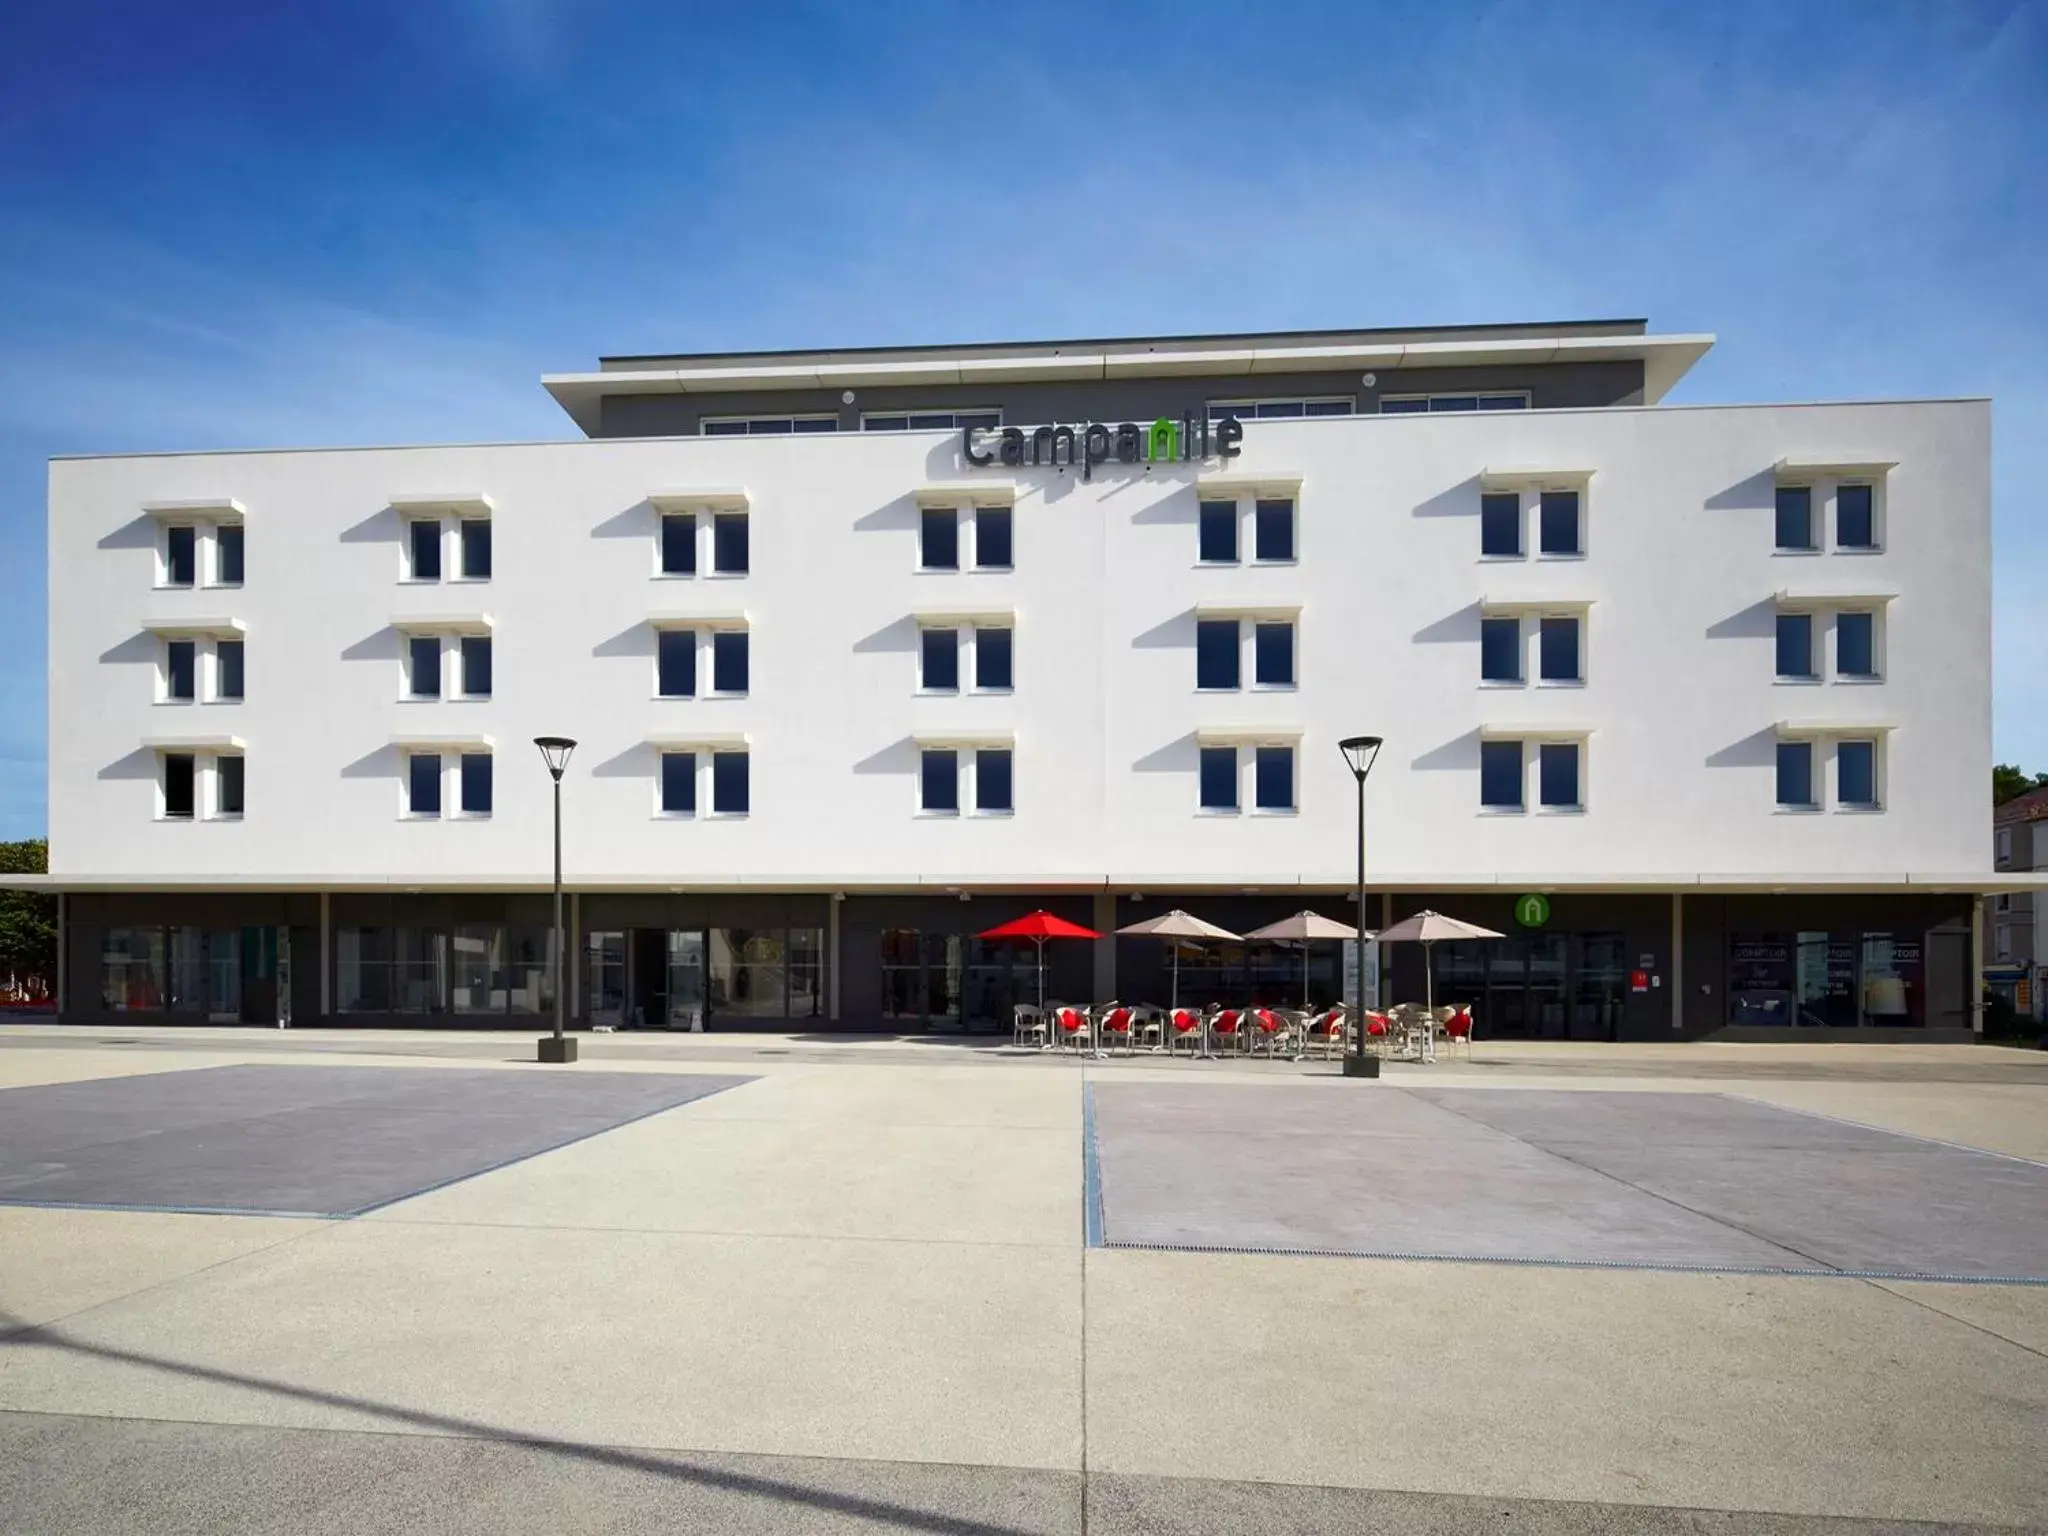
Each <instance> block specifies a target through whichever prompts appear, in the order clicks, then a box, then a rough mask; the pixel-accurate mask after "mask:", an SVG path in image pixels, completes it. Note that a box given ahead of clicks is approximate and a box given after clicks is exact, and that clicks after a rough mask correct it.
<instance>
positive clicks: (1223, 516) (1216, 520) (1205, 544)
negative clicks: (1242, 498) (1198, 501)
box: [1201, 501, 1237, 565]
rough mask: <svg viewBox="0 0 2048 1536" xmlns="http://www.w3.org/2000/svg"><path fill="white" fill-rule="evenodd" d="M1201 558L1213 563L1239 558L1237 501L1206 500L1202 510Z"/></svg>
mask: <svg viewBox="0 0 2048 1536" xmlns="http://www.w3.org/2000/svg"><path fill="white" fill-rule="evenodd" d="M1201 519H1202V522H1201V550H1202V553H1201V558H1202V559H1203V560H1204V561H1205V562H1207V563H1209V564H1212V565H1217V564H1220V565H1228V564H1232V563H1234V562H1235V561H1236V559H1237V503H1236V502H1234V501H1205V502H1203V503H1202V511H1201Z"/></svg>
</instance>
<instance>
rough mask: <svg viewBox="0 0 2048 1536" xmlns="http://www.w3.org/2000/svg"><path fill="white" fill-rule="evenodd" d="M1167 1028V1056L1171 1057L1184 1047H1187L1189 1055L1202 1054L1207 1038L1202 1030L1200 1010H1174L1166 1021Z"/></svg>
mask: <svg viewBox="0 0 2048 1536" xmlns="http://www.w3.org/2000/svg"><path fill="white" fill-rule="evenodd" d="M1166 1027H1167V1035H1166V1054H1167V1055H1169V1056H1171V1055H1172V1054H1173V1053H1174V1052H1175V1051H1177V1050H1179V1049H1180V1048H1181V1046H1182V1045H1186V1046H1187V1048H1188V1054H1189V1055H1191V1056H1193V1055H1198V1054H1200V1052H1201V1050H1202V1047H1203V1045H1204V1044H1205V1043H1206V1039H1207V1037H1206V1035H1205V1034H1204V1032H1203V1029H1202V1015H1201V1012H1200V1011H1199V1010H1198V1009H1194V1008H1176V1009H1174V1010H1173V1013H1172V1015H1171V1016H1170V1017H1168V1019H1167V1021H1166Z"/></svg>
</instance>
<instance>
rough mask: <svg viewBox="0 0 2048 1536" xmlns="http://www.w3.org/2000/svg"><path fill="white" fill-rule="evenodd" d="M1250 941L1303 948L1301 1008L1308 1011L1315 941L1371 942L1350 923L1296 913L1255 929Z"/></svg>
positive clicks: (1318, 914) (1313, 914)
mask: <svg viewBox="0 0 2048 1536" xmlns="http://www.w3.org/2000/svg"><path fill="white" fill-rule="evenodd" d="M1245 937H1246V938H1248V939H1285V940H1287V941H1288V942H1290V943H1294V944H1299V945H1300V946H1301V1007H1302V1011H1303V1012H1307V1011H1308V946H1309V943H1310V941H1312V940H1315V939H1356V938H1361V937H1363V938H1368V939H1369V938H1371V937H1372V935H1371V934H1369V933H1368V934H1363V935H1361V934H1360V933H1359V931H1358V930H1357V929H1356V928H1354V927H1352V926H1351V925H1350V924H1349V923H1340V922H1338V921H1337V920H1336V919H1335V918H1329V917H1325V916H1323V914H1322V913H1320V912H1297V913H1295V914H1294V915H1293V916H1292V917H1283V918H1281V919H1280V921H1279V922H1277V923H1268V924H1266V926H1265V927H1263V928H1255V929H1253V930H1252V931H1251V932H1250V933H1248V934H1246V935H1245Z"/></svg>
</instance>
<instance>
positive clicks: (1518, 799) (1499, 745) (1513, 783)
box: [1479, 741, 1524, 811]
mask: <svg viewBox="0 0 2048 1536" xmlns="http://www.w3.org/2000/svg"><path fill="white" fill-rule="evenodd" d="M1523 793H1524V789H1523V783H1522V744H1521V743H1520V742H1519V741H1482V742H1480V743H1479V803H1480V804H1481V805H1483V806H1485V807H1487V808H1488V809H1489V810H1498V811H1519V810H1521V809H1522V796H1523Z"/></svg>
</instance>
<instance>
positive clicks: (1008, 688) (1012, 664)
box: [973, 624, 1017, 693]
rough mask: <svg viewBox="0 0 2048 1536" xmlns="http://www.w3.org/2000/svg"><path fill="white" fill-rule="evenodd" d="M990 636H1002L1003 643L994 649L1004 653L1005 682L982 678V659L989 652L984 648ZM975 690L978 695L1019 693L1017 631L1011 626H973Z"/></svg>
mask: <svg viewBox="0 0 2048 1536" xmlns="http://www.w3.org/2000/svg"><path fill="white" fill-rule="evenodd" d="M990 635H1001V636H1002V637H1003V638H1002V641H1001V643H1000V644H998V645H997V646H995V647H993V648H992V649H993V650H994V651H1000V652H1002V653H1003V672H1004V681H1002V682H1000V683H991V682H988V681H986V680H985V679H984V678H983V676H982V665H983V662H982V657H983V656H984V655H986V654H989V652H987V651H984V649H983V647H984V646H986V645H987V643H988V637H989V636H990ZM973 636H974V638H973V649H974V689H973V691H974V692H976V693H1015V692H1016V691H1017V630H1016V626H1014V625H1011V624H976V625H974V626H973Z"/></svg>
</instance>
